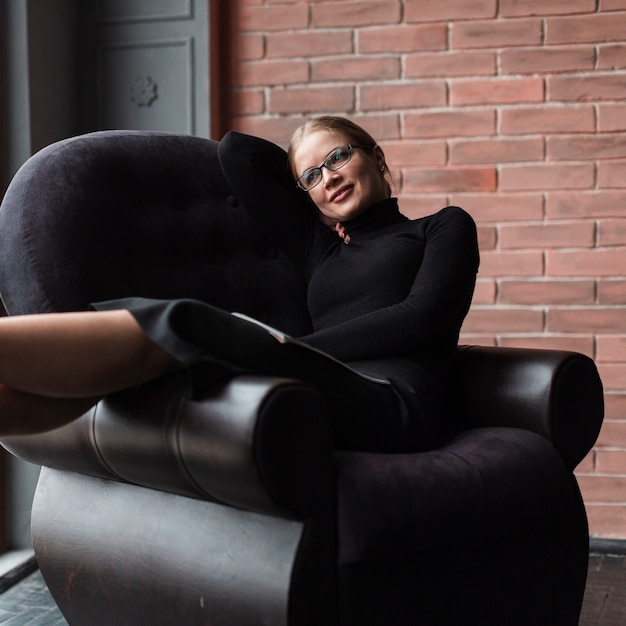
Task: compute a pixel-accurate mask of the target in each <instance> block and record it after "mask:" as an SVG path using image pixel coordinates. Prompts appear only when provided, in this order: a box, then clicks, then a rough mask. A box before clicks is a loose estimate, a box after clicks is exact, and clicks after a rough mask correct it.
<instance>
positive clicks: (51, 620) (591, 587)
mask: <svg viewBox="0 0 626 626" xmlns="http://www.w3.org/2000/svg"><path fill="white" fill-rule="evenodd" d="M591 551H592V554H591V556H590V558H589V576H588V579H587V589H586V592H585V600H584V602H583V610H582V614H581V618H580V622H579V626H625V625H626V542H608V544H607V543H604V544H599V545H597V546H595V547H594V545H592V550H591ZM29 569H30V570H32V567H30V568H29V567H28V565H27V566H26V567H25V568H24V569H22V572H21V573H22V574H23V573H24V572H27V571H28V570H29ZM3 580H4V581H6V580H7V579H6V578H5V577H3V578H2V579H0V583H1V582H2V581H3ZM9 582H10V579H9ZM0 624H2V625H3V626H68V625H67V622H66V621H65V619H64V618H63V615H62V614H61V612H60V611H59V609H58V608H57V606H56V604H55V603H54V600H53V599H52V597H51V596H50V593H49V592H48V589H47V587H46V585H45V583H44V581H43V578H42V577H41V574H40V573H39V570H35V571H32V573H29V574H27V575H26V577H25V578H22V579H21V582H19V583H17V584H14V585H13V586H10V587H9V588H8V589H7V590H6V591H4V592H2V585H1V584H0ZM459 626H461V625H459ZM463 626H469V625H463ZM472 626H474V625H472ZM476 626H479V625H476ZM503 626H504V625H503ZM529 626H540V625H535V624H532V625H530V624H529ZM541 626H544V625H541Z"/></svg>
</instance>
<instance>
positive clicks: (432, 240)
mask: <svg viewBox="0 0 626 626" xmlns="http://www.w3.org/2000/svg"><path fill="white" fill-rule="evenodd" d="M219 156H220V162H221V164H222V168H223V170H224V173H225V175H226V178H227V179H228V180H229V182H230V184H231V186H232V188H233V189H234V190H235V193H236V194H237V195H238V197H239V198H240V199H241V200H242V201H243V204H244V206H246V208H247V209H248V210H249V211H250V212H251V213H252V214H253V215H254V216H255V217H256V219H257V221H258V222H259V224H260V225H262V226H264V227H265V229H266V232H267V234H268V236H269V237H270V238H271V239H272V240H273V241H274V243H275V244H276V245H277V246H278V247H280V248H281V249H283V250H284V251H285V252H286V254H287V255H288V256H289V257H290V258H291V259H292V260H293V261H294V262H295V263H296V265H297V266H298V267H300V268H301V270H302V271H303V272H304V275H305V278H306V280H307V284H308V308H309V313H310V315H311V319H312V322H313V329H314V332H313V333H311V334H309V335H306V336H304V337H300V339H301V340H302V341H304V342H306V343H308V344H309V345H312V346H314V347H316V348H318V349H320V350H322V351H324V352H327V353H329V354H331V355H333V356H334V357H336V358H338V359H341V360H343V361H346V362H354V361H372V360H379V359H388V358H397V357H407V356H410V357H413V358H415V357H420V356H422V357H423V356H425V355H426V354H428V355H430V356H431V357H432V356H433V355H434V354H439V355H441V354H442V353H449V351H450V350H451V349H452V348H453V347H454V346H455V345H456V342H457V340H458V336H459V330H460V328H461V324H462V322H463V319H464V317H465V315H466V314H467V311H468V309H469V306H470V302H471V298H472V294H473V291H474V285H475V281H476V272H477V271H478V263H479V255H478V244H477V238H476V226H475V224H474V221H473V219H472V218H471V217H470V216H469V215H468V214H467V213H466V212H465V211H463V209H460V208H458V207H448V208H446V209H443V210H441V211H439V212H438V213H435V214H434V215H431V216H429V217H423V218H420V219H415V220H410V219H408V218H407V217H406V216H404V215H402V214H401V213H400V211H399V209H398V203H397V201H396V199H395V198H390V199H389V200H386V201H383V202H381V203H379V204H377V205H375V206H372V207H370V208H368V209H367V210H365V211H364V212H362V213H361V214H359V215H358V216H357V217H355V218H354V219H352V220H350V221H348V222H345V223H344V226H345V228H346V231H347V232H348V233H349V235H350V243H349V244H345V243H344V242H343V240H342V239H340V238H339V237H338V236H337V233H336V232H334V231H333V230H332V229H331V228H329V227H328V226H325V225H324V224H322V223H321V221H320V220H319V213H318V211H317V209H316V207H315V206H314V205H313V204H312V203H311V202H310V201H308V199H307V195H306V194H305V193H304V192H302V191H300V190H299V189H297V188H296V185H295V184H294V182H293V178H292V176H291V174H290V172H289V170H288V167H287V164H286V161H285V153H284V152H283V151H282V150H281V149H280V148H279V147H278V146H276V145H274V144H272V143H270V142H267V141H265V140H263V139H260V138H257V137H250V136H247V135H243V134H240V133H237V132H230V133H228V134H227V135H226V136H225V137H224V138H223V139H222V140H221V142H220V146H219ZM260 195H262V197H263V201H259V196H260Z"/></svg>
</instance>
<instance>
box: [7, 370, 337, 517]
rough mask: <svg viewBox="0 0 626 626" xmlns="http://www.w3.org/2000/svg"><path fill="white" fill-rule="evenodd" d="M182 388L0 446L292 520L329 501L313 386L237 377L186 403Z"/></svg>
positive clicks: (323, 426) (125, 398)
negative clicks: (324, 501)
mask: <svg viewBox="0 0 626 626" xmlns="http://www.w3.org/2000/svg"><path fill="white" fill-rule="evenodd" d="M184 387H185V380H184V375H182V377H181V375H176V376H172V377H168V378H166V379H160V380H159V381H155V382H152V383H149V384H147V385H143V386H141V387H137V388H134V389H131V390H128V391H125V392H123V393H119V394H115V395H113V396H110V397H108V398H106V399H105V400H103V401H102V402H100V403H99V404H98V405H97V406H96V407H95V408H94V409H92V410H91V411H89V412H88V413H86V414H85V415H83V416H82V417H81V418H79V419H78V420H75V421H74V422H72V423H70V424H68V425H66V426H64V427H62V428H58V429H56V430H53V431H50V432H47V433H42V434H39V435H30V436H20V437H17V436H14V437H5V438H3V440H2V445H3V446H4V447H5V448H7V450H9V452H11V453H13V454H15V455H16V456H19V457H21V458H23V459H25V460H27V461H30V462H32V463H36V464H39V465H45V466H48V467H53V468H57V469H64V470H70V471H73V472H79V473H85V474H89V475H93V476H98V477H101V478H108V479H114V480H118V481H122V482H128V483H133V484H138V485H142V486H144V487H149V488H152V489H157V490H161V491H168V492H171V493H177V494H180V495H185V496H190V497H194V498H199V499H204V500H210V501H214V502H220V503H223V504H228V505H231V506H235V507H238V508H244V509H247V510H251V511H256V512H263V513H270V514H274V515H280V516H289V517H292V518H294V517H295V518H296V519H304V518H306V517H307V516H308V515H309V514H310V513H311V511H313V510H315V508H316V507H318V506H319V503H320V500H321V499H323V498H326V499H327V498H328V493H330V492H332V487H331V486H330V484H331V482H330V481H331V478H332V446H331V435H330V429H329V424H328V420H327V412H326V409H325V405H324V403H323V400H322V398H321V396H320V395H319V394H318V393H317V392H316V391H315V390H314V389H312V388H311V387H308V386H306V385H304V384H302V383H300V382H297V381H292V380H287V379H277V378H269V377H253V376H239V377H236V378H234V379H232V380H230V381H228V382H227V383H225V384H224V385H221V386H216V387H215V388H213V389H212V390H211V391H210V392H209V393H207V394H206V395H205V396H203V397H202V398H200V399H198V400H190V399H187V398H186V397H185V396H184V394H183V393H182V389H184Z"/></svg>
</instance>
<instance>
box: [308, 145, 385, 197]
mask: <svg viewBox="0 0 626 626" xmlns="http://www.w3.org/2000/svg"><path fill="white" fill-rule="evenodd" d="M372 147H373V146H358V145H355V144H352V145H350V144H348V145H345V146H338V147H337V148H334V149H333V150H331V151H330V152H329V153H328V155H327V156H326V158H325V159H324V162H323V163H322V164H321V165H319V166H318V167H310V168H309V169H308V170H304V172H303V173H302V175H301V176H300V178H298V180H297V181H296V185H298V187H299V188H300V189H302V191H311V189H313V187H316V186H317V185H319V183H320V182H321V180H322V168H323V167H325V168H326V169H327V170H330V171H331V172H334V171H335V170H338V169H341V168H342V167H343V166H344V165H345V164H346V163H348V161H350V159H351V158H352V150H354V148H361V149H363V150H369V149H371V148H372Z"/></svg>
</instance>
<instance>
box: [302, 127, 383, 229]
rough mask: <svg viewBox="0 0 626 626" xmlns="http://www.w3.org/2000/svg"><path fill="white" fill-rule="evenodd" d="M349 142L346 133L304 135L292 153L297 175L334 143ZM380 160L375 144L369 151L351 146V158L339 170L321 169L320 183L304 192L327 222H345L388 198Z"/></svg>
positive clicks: (315, 163) (320, 159) (320, 158)
mask: <svg viewBox="0 0 626 626" xmlns="http://www.w3.org/2000/svg"><path fill="white" fill-rule="evenodd" d="M351 143H353V142H351V141H350V139H349V138H348V137H347V136H345V135H343V134H340V133H336V132H330V131H327V130H317V131H313V132H311V133H308V134H306V135H305V136H304V137H303V138H302V140H301V141H300V143H299V144H298V147H297V148H296V149H295V151H294V155H293V165H294V168H295V170H296V172H297V176H299V175H300V174H302V172H304V170H306V169H308V168H310V167H318V166H319V165H320V164H321V163H323V162H324V159H325V158H326V157H327V156H328V154H329V153H330V152H332V150H334V149H335V148H337V147H338V146H342V145H346V144H351ZM384 163H385V157H384V154H383V151H382V150H381V149H380V147H379V146H376V147H375V148H374V149H372V150H370V149H367V150H364V149H361V148H354V149H353V150H352V158H351V159H350V161H348V163H346V165H344V166H343V167H342V168H341V169H338V170H335V171H332V170H329V169H328V168H327V167H323V168H322V180H321V182H320V183H319V184H318V185H317V186H316V187H314V188H313V189H311V190H310V191H308V193H309V195H310V196H311V200H313V202H315V204H316V205H317V207H318V208H319V210H320V211H321V212H322V214H323V215H324V216H325V217H326V218H328V220H329V221H336V222H345V221H347V220H350V219H352V218H354V217H356V216H357V215H359V213H362V212H363V211H365V210H366V209H368V208H369V207H370V206H372V205H373V204H376V203H377V202H380V201H381V200H385V199H386V198H387V197H388V195H389V194H388V186H387V181H386V180H385V178H384V176H383V173H382V172H381V170H380V168H381V166H382V165H383V164H384Z"/></svg>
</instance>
